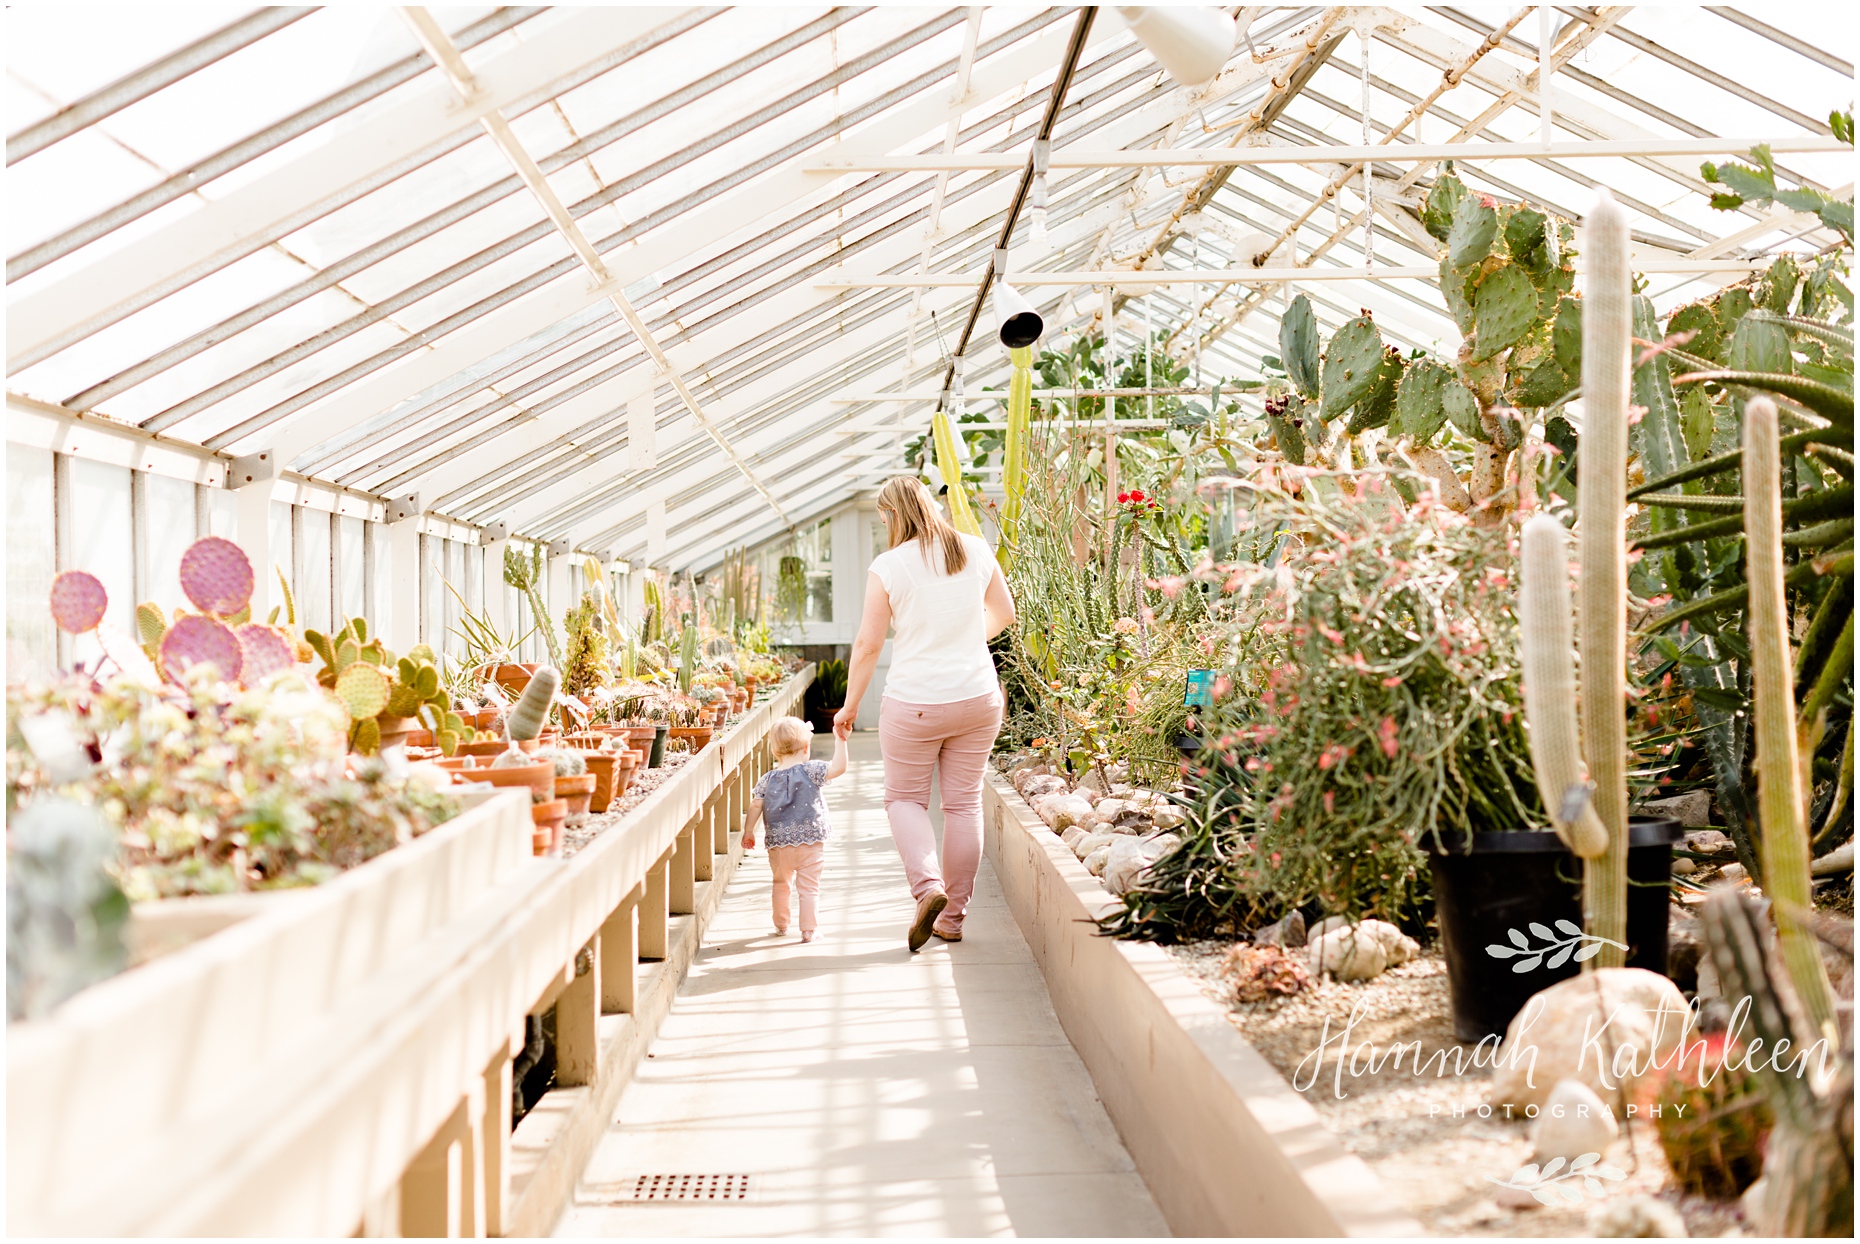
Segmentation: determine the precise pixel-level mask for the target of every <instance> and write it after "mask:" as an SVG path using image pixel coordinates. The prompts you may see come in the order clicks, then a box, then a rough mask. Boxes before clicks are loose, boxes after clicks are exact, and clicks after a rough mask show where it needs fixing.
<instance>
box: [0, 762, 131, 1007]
mask: <svg viewBox="0 0 1860 1244" xmlns="http://www.w3.org/2000/svg"><path fill="white" fill-rule="evenodd" d="M7 821H8V824H7V852H6V854H7V861H6V925H7V928H6V1015H7V1019H8V1020H9V1021H12V1020H16V1019H32V1018H35V1017H37V1016H40V1015H43V1014H45V1013H46V1012H48V1011H50V1010H51V1009H52V1008H53V1007H55V1006H57V1005H58V1004H59V1003H60V1002H62V1001H64V1000H65V999H66V998H68V997H70V996H71V995H72V994H74V993H76V992H77V991H78V990H80V989H83V988H84V987H85V986H87V985H90V984H93V983H95V982H96V981H100V980H102V979H104V978H105V977H108V976H113V975H115V974H116V973H117V972H120V971H122V969H123V965H124V963H125V961H126V960H127V957H128V955H127V951H126V949H125V947H124V943H123V925H124V923H125V922H126V921H127V919H128V917H129V903H128V900H127V899H125V898H124V897H123V892H122V890H121V889H120V888H119V887H118V886H117V884H116V881H115V879H114V878H112V877H111V876H110V873H109V865H110V864H111V863H112V862H113V861H114V860H115V858H116V833H115V831H113V830H112V829H111V828H110V825H109V823H108V822H107V821H105V820H104V819H103V817H102V815H101V814H99V813H98V811H97V810H96V809H95V808H92V807H87V806H85V805H83V804H79V803H74V802H72V801H70V800H67V799H52V798H46V799H37V800H34V801H33V802H32V803H31V804H29V805H28V806H26V807H25V808H23V809H21V810H20V811H18V812H16V813H14V814H13V815H11V816H9V817H8V818H7Z"/></svg>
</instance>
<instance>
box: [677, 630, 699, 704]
mask: <svg viewBox="0 0 1860 1244" xmlns="http://www.w3.org/2000/svg"><path fill="white" fill-rule="evenodd" d="M697 657H698V631H697V627H695V626H692V625H689V624H687V625H686V626H685V633H684V634H683V635H681V636H680V637H679V640H678V689H679V690H680V691H684V692H689V691H690V690H691V680H692V679H693V678H695V677H696V676H697Z"/></svg>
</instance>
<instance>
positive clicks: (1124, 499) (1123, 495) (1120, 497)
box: [1117, 492, 1130, 505]
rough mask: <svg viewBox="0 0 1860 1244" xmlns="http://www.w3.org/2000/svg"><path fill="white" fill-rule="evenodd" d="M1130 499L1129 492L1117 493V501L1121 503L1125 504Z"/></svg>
mask: <svg viewBox="0 0 1860 1244" xmlns="http://www.w3.org/2000/svg"><path fill="white" fill-rule="evenodd" d="M1129 500H1130V494H1129V493H1127V492H1120V493H1118V494H1117V503H1118V504H1119V505H1123V504H1124V503H1125V502H1127V501H1129Z"/></svg>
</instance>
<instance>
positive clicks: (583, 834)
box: [562, 752, 692, 859]
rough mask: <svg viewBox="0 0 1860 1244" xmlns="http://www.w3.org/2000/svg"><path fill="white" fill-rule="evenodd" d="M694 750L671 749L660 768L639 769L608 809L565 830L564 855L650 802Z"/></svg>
mask: <svg viewBox="0 0 1860 1244" xmlns="http://www.w3.org/2000/svg"><path fill="white" fill-rule="evenodd" d="M691 756H692V753H690V752H667V753H666V755H665V763H664V764H662V765H660V766H659V767H658V768H656V769H636V770H634V777H633V780H632V781H631V782H629V783H628V784H627V788H626V795H625V797H624V798H621V799H619V800H617V801H615V802H614V803H611V804H609V805H608V806H607V811H605V812H597V813H593V814H592V815H590V816H589V817H588V819H587V820H585V821H583V822H582V823H581V824H579V825H570V826H569V827H568V828H566V829H564V830H563V831H562V858H563V859H567V858H568V857H569V856H571V855H573V854H574V853H575V852H577V851H579V850H581V848H583V847H585V846H587V845H588V844H589V843H590V842H593V841H594V840H595V839H596V838H598V837H600V836H601V835H602V834H604V833H606V832H607V831H608V830H610V829H612V828H613V827H614V826H616V825H618V824H619V823H620V822H621V821H624V820H625V819H626V817H627V813H629V812H631V811H632V810H633V809H634V808H637V807H638V806H639V805H640V804H642V803H644V802H645V801H646V796H648V795H650V794H652V792H653V791H655V790H657V789H659V787H661V786H663V785H664V784H665V782H666V780H667V779H668V778H670V777H671V776H672V774H674V773H676V772H678V771H679V770H680V769H682V768H684V766H686V765H688V764H690V763H691Z"/></svg>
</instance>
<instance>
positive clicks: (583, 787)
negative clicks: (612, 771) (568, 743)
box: [539, 747, 598, 825]
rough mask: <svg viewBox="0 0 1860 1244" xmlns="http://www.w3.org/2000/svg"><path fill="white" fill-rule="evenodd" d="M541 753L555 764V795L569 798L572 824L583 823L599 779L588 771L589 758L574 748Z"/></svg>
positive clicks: (559, 748) (560, 797) (557, 748)
mask: <svg viewBox="0 0 1860 1244" xmlns="http://www.w3.org/2000/svg"><path fill="white" fill-rule="evenodd" d="M539 755H540V756H541V757H544V758H547V759H548V760H550V761H551V762H552V763H554V765H555V797H556V798H557V799H566V800H568V819H569V822H570V824H574V825H579V824H581V822H582V821H584V820H586V819H587V816H588V810H589V803H590V801H591V800H592V799H593V798H594V788H595V785H596V783H597V781H598V779H597V777H596V775H594V774H592V773H589V772H588V762H587V760H586V759H584V758H583V757H582V755H581V753H580V752H577V751H575V750H573V749H572V748H562V747H556V748H550V749H549V750H548V751H545V752H542V753H540V754H539Z"/></svg>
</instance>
